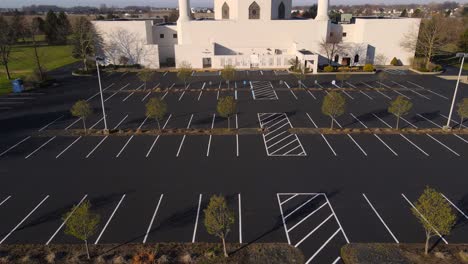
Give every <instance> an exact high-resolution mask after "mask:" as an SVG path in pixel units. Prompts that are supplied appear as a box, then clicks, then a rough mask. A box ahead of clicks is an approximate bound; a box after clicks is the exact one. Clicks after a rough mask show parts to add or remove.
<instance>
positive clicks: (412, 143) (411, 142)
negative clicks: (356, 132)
mask: <svg viewBox="0 0 468 264" xmlns="http://www.w3.org/2000/svg"><path fill="white" fill-rule="evenodd" d="M372 115H373V116H374V117H375V118H377V119H379V120H380V122H382V123H384V124H385V125H386V126H387V127H389V128H392V126H390V125H389V124H388V123H387V122H385V121H384V120H382V119H381V118H380V117H378V116H377V115H376V114H374V113H372ZM399 135H400V136H401V137H402V138H404V139H405V140H406V141H408V143H410V144H411V145H413V147H415V148H417V149H418V150H419V151H421V152H422V153H423V154H424V155H426V156H429V154H428V153H427V152H425V151H424V150H422V149H421V148H420V147H419V146H418V145H416V144H415V143H414V142H413V141H411V140H409V138H407V137H406V136H405V135H403V134H401V133H400V134H399Z"/></svg>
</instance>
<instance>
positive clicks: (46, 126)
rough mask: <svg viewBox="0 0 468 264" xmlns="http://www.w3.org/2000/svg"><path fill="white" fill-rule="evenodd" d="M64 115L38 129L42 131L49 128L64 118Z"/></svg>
mask: <svg viewBox="0 0 468 264" xmlns="http://www.w3.org/2000/svg"><path fill="white" fill-rule="evenodd" d="M63 117H64V115H62V116H60V117H59V118H57V119H55V120H54V121H52V122H50V123H49V124H47V125H45V126H43V127H42V128H41V129H39V130H38V131H39V132H41V131H44V130H45V129H46V128H48V127H49V126H50V125H52V124H53V123H55V122H57V121H59V120H60V119H62V118H63Z"/></svg>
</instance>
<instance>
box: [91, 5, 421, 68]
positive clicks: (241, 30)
mask: <svg viewBox="0 0 468 264" xmlns="http://www.w3.org/2000/svg"><path fill="white" fill-rule="evenodd" d="M328 6H329V0H318V12H317V17H316V18H315V19H292V18H291V9H292V0H214V10H215V19H214V20H193V19H192V18H191V15H190V13H191V12H190V0H179V13H180V16H179V20H178V21H177V25H158V24H155V23H154V22H153V21H95V22H93V23H94V25H95V26H96V29H97V31H98V32H99V33H100V35H101V36H102V38H103V40H104V51H105V52H104V54H103V55H104V56H105V57H106V59H107V61H108V63H113V64H118V58H121V57H126V58H128V59H129V60H130V63H138V64H141V65H143V66H145V67H149V68H155V69H158V68H160V67H161V66H163V65H172V64H173V65H175V66H176V67H179V66H180V65H182V64H184V63H189V64H190V65H191V66H192V67H193V68H198V69H219V68H223V67H224V66H226V65H232V66H234V67H236V68H239V69H250V68H271V69H286V68H289V67H290V66H291V64H290V61H291V60H292V59H293V60H296V61H298V62H299V63H300V64H301V66H303V67H305V68H309V69H311V70H312V71H314V72H316V71H317V67H318V65H319V64H326V63H328V60H327V59H326V58H325V57H326V54H324V51H323V50H322V48H321V45H320V44H321V43H322V42H323V41H324V40H328V39H329V38H330V37H337V36H338V37H339V38H340V39H341V40H342V45H343V46H345V47H346V48H345V49H343V50H342V51H341V52H340V54H338V56H336V57H335V58H333V61H334V64H336V65H349V66H352V65H364V64H366V63H372V64H388V63H389V62H390V60H391V59H392V58H393V57H396V58H398V59H399V60H400V61H401V62H402V63H403V64H409V61H410V59H411V58H412V57H413V56H414V51H408V50H404V49H403V48H401V46H400V43H401V42H402V40H403V39H404V38H405V36H406V35H407V34H409V33H411V32H413V31H414V30H418V29H419V24H420V20H419V19H413V18H398V19H377V18H372V19H371V18H355V19H354V20H355V21H354V22H353V23H350V24H334V23H331V22H330V20H329V17H328ZM116 60H117V61H116Z"/></svg>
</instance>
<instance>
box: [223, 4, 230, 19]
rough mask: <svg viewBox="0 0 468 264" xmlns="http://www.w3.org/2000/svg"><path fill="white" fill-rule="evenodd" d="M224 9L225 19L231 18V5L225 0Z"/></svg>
mask: <svg viewBox="0 0 468 264" xmlns="http://www.w3.org/2000/svg"><path fill="white" fill-rule="evenodd" d="M222 9H223V11H222V12H223V19H229V5H228V4H227V3H226V2H224V4H223V7H222Z"/></svg>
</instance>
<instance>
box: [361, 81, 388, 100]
mask: <svg viewBox="0 0 468 264" xmlns="http://www.w3.org/2000/svg"><path fill="white" fill-rule="evenodd" d="M361 83H362V84H364V85H365V86H367V87H369V88H372V89H375V88H374V87H372V86H370V85H369V84H367V83H365V82H361ZM375 91H376V92H378V93H379V94H381V95H383V96H384V97H385V98H387V99H390V100H392V98H391V97H390V96H388V95H386V94H384V93H382V92H381V91H379V90H377V89H376V90H375Z"/></svg>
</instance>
